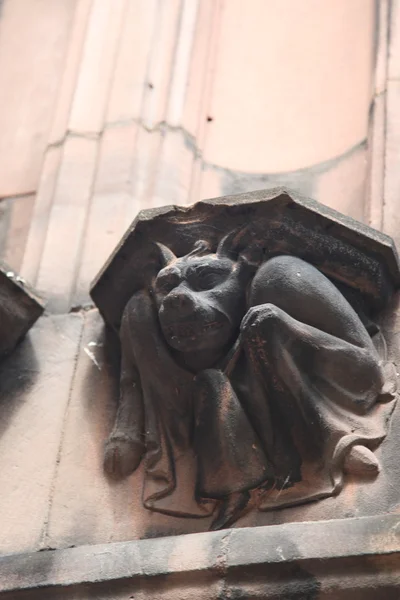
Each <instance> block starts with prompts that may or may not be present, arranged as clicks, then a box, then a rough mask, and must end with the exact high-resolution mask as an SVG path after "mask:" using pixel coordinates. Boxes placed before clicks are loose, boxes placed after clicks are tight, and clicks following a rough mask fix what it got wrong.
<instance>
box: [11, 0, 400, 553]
mask: <svg viewBox="0 0 400 600" xmlns="http://www.w3.org/2000/svg"><path fill="white" fill-rule="evenodd" d="M0 10H1V12H0V90H1V91H0V106H1V111H0V131H1V140H0V198H1V203H0V213H1V219H0V231H1V232H2V236H1V241H0V255H1V257H2V258H3V259H4V260H5V261H6V262H8V263H9V265H10V267H11V268H12V269H14V270H17V271H19V272H20V273H21V275H22V277H24V278H26V279H27V280H28V281H29V282H30V283H31V284H33V285H34V286H36V288H37V289H38V290H39V292H41V293H42V294H43V295H44V296H45V297H46V298H47V299H48V305H47V312H46V315H45V316H44V317H42V318H41V319H40V320H39V322H38V324H37V325H36V326H35V327H34V329H33V330H32V332H31V333H30V334H29V336H28V338H27V339H26V340H25V342H24V343H23V344H21V345H20V347H19V349H18V350H17V352H16V353H15V355H13V356H12V357H11V358H10V359H9V360H8V361H6V362H5V363H4V364H3V365H2V366H1V368H0V370H1V373H0V457H1V458H0V460H1V468H0V482H1V488H2V490H4V492H3V493H2V495H1V498H0V512H1V515H2V518H1V527H0V552H1V553H14V552H26V551H35V550H39V549H46V548H65V547H69V546H78V545H81V544H87V543H90V544H93V543H103V542H104V543H105V542H110V541H120V540H130V539H135V538H140V537H156V536H157V535H165V534H174V533H183V532H196V531H201V530H204V527H205V525H204V523H203V522H201V520H200V521H195V520H192V521H190V520H184V521H183V522H182V520H179V519H177V520H176V524H175V525H173V526H171V521H170V519H168V518H167V517H164V516H162V515H157V514H149V513H148V512H147V511H144V509H143V508H142V506H141V501H140V498H138V497H137V496H135V490H136V489H137V487H138V486H139V485H140V484H139V482H140V478H141V473H140V472H139V473H137V474H135V475H134V476H132V477H131V478H129V479H128V480H126V481H123V482H122V483H118V484H111V483H110V482H108V481H107V480H106V479H105V477H104V475H103V472H102V445H103V442H104V439H105V438H106V435H107V433H108V431H109V428H110V427H111V423H112V417H113V414H114V411H115V404H116V378H115V369H116V365H115V361H114V360H113V357H112V356H110V355H109V354H108V353H107V348H106V346H105V345H104V342H105V339H104V335H105V334H104V330H103V324H102V321H101V319H100V317H99V315H98V313H97V311H95V310H94V309H93V308H92V307H91V304H90V300H89V296H88V290H89V283H90V281H91V280H92V279H93V277H94V276H95V275H96V273H97V271H98V269H99V268H100V267H101V266H102V265H103V263H104V261H105V260H106V259H107V257H108V255H109V254H110V252H111V251H112V250H113V248H114V247H115V245H116V244H117V242H118V241H119V240H120V238H121V236H122V235H123V233H124V231H125V230H126V228H127V227H128V225H129V224H130V223H131V221H132V220H133V218H134V217H135V216H136V214H137V212H138V211H139V210H140V209H142V208H148V207H155V206H161V205H163V204H173V203H174V204H182V205H185V204H190V203H192V202H194V201H196V200H199V199H201V198H206V197H214V196H220V195H225V194H230V193H236V192H242V191H251V190H256V189H262V188H267V187H271V186H276V185H280V184H284V185H288V186H290V187H293V188H295V189H298V190H299V191H301V192H303V193H305V194H307V195H309V196H311V197H314V198H315V199H317V200H319V201H321V202H323V203H325V204H327V205H329V206H331V207H333V208H337V209H338V210H340V211H342V212H344V213H346V214H348V215H350V216H353V217H355V218H357V219H359V220H362V221H364V222H365V223H368V224H371V225H373V226H374V227H376V228H378V229H381V230H383V231H385V232H387V233H389V234H391V235H392V236H393V237H395V238H396V237H398V236H399V231H400V228H399V226H398V219H399V217H398V211H397V202H398V194H399V192H400V179H399V175H398V173H399V171H398V168H397V158H398V154H399V151H400V150H399V149H400V129H399V128H400V117H399V115H398V106H399V102H398V96H399V81H398V80H399V76H400V2H398V1H397V0H393V1H392V2H389V1H385V0H382V1H381V2H379V3H378V2H377V3H374V2H373V1H372V0H352V2H349V1H348V0H326V1H325V2H324V3H321V2H320V1H319V0H305V1H302V2H301V3H300V2H299V3H297V2H293V1H290V0H282V1H280V2H273V1H272V0H271V1H269V0H268V1H265V0H251V1H250V2H246V3H245V4H244V3H243V2H242V1H241V0H226V1H225V2H222V1H220V0H198V1H196V0H182V1H181V0H168V1H167V0H164V1H159V2H157V1H156V0H135V1H133V0H51V1H49V0H3V2H2V4H1V9H0ZM349 494H351V490H349ZM349 497H350V496H349ZM349 506H350V505H349ZM348 510H349V511H350V512H351V509H350V508H349V509H348ZM317 512H318V510H317ZM310 515H311V516H310V519H311V518H312V514H311V513H310ZM348 516H356V515H354V514H352V515H348ZM293 518H294V520H295V519H296V517H295V516H294V517H293ZM314 518H318V515H317V513H315V515H314ZM245 524H252V523H250V522H246V521H243V522H240V521H239V522H238V525H239V526H241V525H245Z"/></svg>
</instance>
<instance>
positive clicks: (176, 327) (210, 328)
mask: <svg viewBox="0 0 400 600" xmlns="http://www.w3.org/2000/svg"><path fill="white" fill-rule="evenodd" d="M223 325H224V324H223V323H221V322H220V321H211V322H210V323H205V324H204V325H200V324H199V323H190V322H188V323H174V324H173V325H168V326H167V327H165V328H164V331H165V333H166V334H167V336H168V337H169V338H170V339H171V340H174V339H181V340H185V339H192V340H195V339H196V338H198V337H201V336H203V335H204V334H209V333H212V332H214V331H217V330H218V329H221V327H223Z"/></svg>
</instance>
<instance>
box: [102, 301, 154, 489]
mask: <svg viewBox="0 0 400 600" xmlns="http://www.w3.org/2000/svg"><path fill="white" fill-rule="evenodd" d="M129 308H130V307H129V305H128V306H127V309H126V311H125V313H124V317H123V319H122V323H121V333H120V338H121V350H122V357H121V379H120V400H119V406H118V412H117V416H116V419H115V423H114V427H113V430H112V432H111V434H110V436H109V438H108V440H107V443H106V447H105V456H104V468H105V470H106V472H107V473H108V474H109V475H111V476H113V477H126V476H128V475H130V474H131V473H133V471H135V470H136V469H137V467H138V466H139V464H140V461H141V458H142V456H143V453H144V450H145V446H144V436H143V424H144V409H143V396H142V389H141V383H140V377H139V373H138V370H137V367H136V364H135V357H134V354H133V348H132V343H131V332H130V327H129V315H130V310H129Z"/></svg>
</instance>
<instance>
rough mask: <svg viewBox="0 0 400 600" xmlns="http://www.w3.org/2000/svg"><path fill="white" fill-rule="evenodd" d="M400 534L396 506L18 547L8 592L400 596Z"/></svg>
mask: <svg viewBox="0 0 400 600" xmlns="http://www.w3.org/2000/svg"><path fill="white" fill-rule="evenodd" d="M399 536H400V534H399V518H398V516H397V515H387V516H385V517H368V518H362V519H343V520H337V521H328V522H324V523H289V524H284V525H272V526H270V527H255V528H243V529H237V530H229V531H218V532H209V533H203V534H192V535H184V536H171V537H166V538H159V539H152V540H139V541H138V540H136V541H132V542H118V543H110V544H101V545H91V546H80V547H79V548H67V549H60V550H53V551H50V550H48V551H44V552H32V553H26V554H19V555H18V554H17V555H10V556H4V557H0V598H1V599H2V600H3V599H4V600H37V599H38V598H40V600H54V598H63V599H65V600H86V599H87V598H96V599H97V600H110V599H111V598H112V600H126V599H127V598H135V599H136V598H137V599H138V600H145V599H147V598H152V599H153V598H157V600H176V599H177V598H178V599H181V598H182V599H189V598H196V599H197V600H225V599H226V600H228V599H230V598H237V599H243V600H245V599H246V600H247V599H249V598H254V599H260V600H266V599H271V600H283V599H284V600H300V599H301V600H303V599H304V600H305V599H307V600H321V599H327V600H328V599H329V600H333V599H334V600H348V598H353V599H354V600H377V599H378V598H379V599H380V598H382V599H383V598H384V599H385V600H397V599H398V597H399V586H400V560H399V559H400V537H399ZM328 540H329V542H328Z"/></svg>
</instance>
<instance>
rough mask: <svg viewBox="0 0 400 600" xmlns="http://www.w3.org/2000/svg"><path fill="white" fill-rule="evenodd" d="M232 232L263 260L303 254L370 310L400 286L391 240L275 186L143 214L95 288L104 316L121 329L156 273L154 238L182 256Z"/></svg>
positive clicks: (383, 303) (126, 236)
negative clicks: (258, 248) (129, 306)
mask: <svg viewBox="0 0 400 600" xmlns="http://www.w3.org/2000/svg"><path fill="white" fill-rule="evenodd" d="M235 230H237V231H238V232H239V231H240V230H241V231H242V232H243V234H242V235H241V236H240V247H238V248H237V249H238V251H239V250H241V249H243V248H244V247H245V246H247V245H249V244H250V243H252V242H253V243H254V241H257V242H258V243H259V244H260V243H261V245H262V248H263V250H264V254H265V258H269V257H272V256H276V255H282V254H286V255H294V256H298V257H299V258H302V259H304V260H306V261H307V262H309V263H311V264H313V265H315V266H316V267H318V268H319V269H320V270H321V271H322V272H323V273H325V275H327V276H328V277H329V278H331V279H332V280H334V281H335V283H337V284H338V285H341V284H344V286H343V287H344V288H346V289H348V290H351V289H355V290H358V291H359V292H361V297H362V298H363V300H364V301H365V302H366V303H367V304H368V306H369V307H370V309H372V310H373V311H376V310H380V309H382V308H383V307H384V306H385V304H386V303H387V301H388V299H389V297H390V296H391V294H392V293H393V291H394V290H395V289H397V288H398V287H400V270H399V259H398V256H397V252H396V249H395V246H394V242H393V240H392V239H391V238H390V237H388V236H387V235H385V234H383V233H380V232H378V231H376V230H374V229H372V228H370V227H368V226H366V225H363V224H362V223H359V222H358V221H355V220H354V219H351V218H349V217H346V216H344V215H342V214H341V213H339V212H337V211H335V210H332V209H330V208H328V207H326V206H324V205H322V204H320V203H318V202H316V201H314V200H311V199H309V198H305V197H302V196H300V195H299V194H297V193H295V192H293V191H291V190H288V189H285V188H274V189H269V190H262V191H256V192H250V193H245V194H238V195H235V196H225V197H222V198H216V199H211V200H204V201H201V202H198V203H197V204H194V205H192V206H187V207H186V206H166V207H163V208H158V209H148V210H143V211H141V212H140V213H139V214H138V216H137V218H136V219H135V221H134V222H133V223H132V225H131V226H130V227H129V229H128V231H127V232H126V234H125V236H124V237H123V239H122V241H121V243H120V244H119V246H118V247H117V248H116V250H115V251H114V252H113V254H112V255H111V257H110V259H109V260H108V261H107V263H106V265H105V266H104V267H103V269H102V270H101V272H100V273H99V274H98V276H97V277H96V279H95V280H94V282H93V284H92V287H91V296H92V298H93V300H94V302H95V304H96V305H97V307H98V308H99V310H100V312H101V314H102V315H103V317H104V319H105V321H106V322H107V323H108V324H109V325H110V326H111V327H112V328H113V329H115V330H118V328H119V325H120V321H121V316H122V312H123V310H124V307H125V305H126V303H127V302H128V300H129V299H130V297H131V296H132V295H133V293H134V292H135V291H137V290H139V289H141V288H144V287H146V286H147V285H148V284H149V283H150V281H151V279H152V278H153V277H154V276H155V274H156V273H157V272H158V270H159V268H160V262H159V260H160V258H159V251H158V247H157V246H156V244H155V242H159V243H162V244H164V245H165V246H167V247H169V248H170V249H171V250H172V251H173V252H174V253H175V254H176V255H177V256H183V255H185V254H187V253H188V252H190V251H191V250H192V248H193V245H194V243H195V242H196V241H198V240H199V239H201V240H207V241H208V242H209V243H210V244H211V247H213V248H216V246H217V244H218V242H219V241H220V240H221V238H222V237H223V236H225V235H227V234H228V233H230V232H232V231H235Z"/></svg>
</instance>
